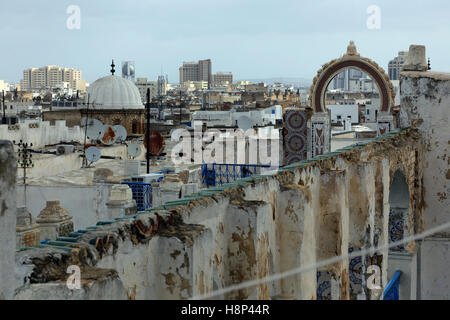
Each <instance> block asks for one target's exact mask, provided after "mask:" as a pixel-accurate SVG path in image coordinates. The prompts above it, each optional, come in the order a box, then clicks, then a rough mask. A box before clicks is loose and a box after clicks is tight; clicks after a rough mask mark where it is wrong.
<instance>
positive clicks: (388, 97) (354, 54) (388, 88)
mask: <svg viewBox="0 0 450 320" xmlns="http://www.w3.org/2000/svg"><path fill="white" fill-rule="evenodd" d="M346 68H355V69H359V70H361V71H363V72H365V73H367V74H368V75H369V76H371V77H372V79H373V80H374V81H375V83H376V85H377V87H378V91H379V93H380V111H381V112H385V113H390V112H391V109H392V106H393V104H394V101H395V91H394V87H393V85H392V83H391V81H390V79H389V76H388V75H387V74H386V72H385V71H384V70H383V68H381V67H380V66H379V65H378V64H377V63H376V62H374V61H372V60H371V59H368V58H364V57H361V56H360V54H359V53H358V51H357V50H356V46H355V44H354V42H353V41H350V44H349V45H348V47H347V52H346V53H345V54H344V55H343V56H342V57H341V58H339V59H334V60H331V61H330V62H328V63H326V64H324V65H323V66H322V68H321V69H320V70H319V71H318V72H317V75H316V76H315V77H314V79H313V83H312V85H311V87H310V90H309V101H310V105H311V107H312V109H313V112H314V113H323V112H326V111H327V109H326V105H325V95H326V90H327V88H328V85H329V84H330V82H331V80H333V78H334V77H335V76H336V75H337V74H339V73H340V72H341V71H343V70H344V69H346Z"/></svg>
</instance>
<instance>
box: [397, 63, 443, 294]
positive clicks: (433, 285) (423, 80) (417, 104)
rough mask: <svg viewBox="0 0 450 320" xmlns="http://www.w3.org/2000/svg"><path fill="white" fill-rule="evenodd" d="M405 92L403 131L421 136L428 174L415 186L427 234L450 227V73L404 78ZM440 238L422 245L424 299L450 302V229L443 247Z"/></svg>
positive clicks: (424, 171) (410, 74)
mask: <svg viewBox="0 0 450 320" xmlns="http://www.w3.org/2000/svg"><path fill="white" fill-rule="evenodd" d="M400 90H401V109H400V116H401V118H400V122H401V125H402V126H411V125H414V126H416V127H417V129H418V130H419V132H420V134H421V146H422V154H418V157H422V159H421V161H420V162H421V164H422V166H421V168H420V170H422V172H421V173H419V174H416V175H415V179H416V180H415V184H416V185H423V200H424V203H420V202H417V201H416V203H415V205H416V207H417V208H419V209H420V208H422V210H423V220H424V221H423V224H424V226H423V228H424V229H425V230H427V229H430V228H433V227H435V226H439V225H441V224H443V223H446V222H449V221H450V157H449V156H450V121H449V120H450V73H443V72H432V71H427V72H403V73H402V74H401V84H400ZM421 176H423V180H420V179H419V178H420V177H421ZM406 177H407V179H411V178H410V177H409V176H408V175H406ZM417 179H419V180H417ZM410 194H411V190H410ZM435 238H436V237H433V238H431V239H425V240H424V242H423V244H422V246H423V248H422V250H421V253H422V254H421V259H420V260H421V261H420V264H421V268H420V272H419V274H418V278H419V282H420V284H421V286H420V288H421V290H420V293H419V296H418V298H420V299H449V294H450V289H449V288H450V278H449V277H448V276H447V272H448V265H449V261H450V252H449V251H448V247H449V245H450V229H449V230H446V232H443V233H441V234H439V235H437V238H439V241H435V240H433V239H435Z"/></svg>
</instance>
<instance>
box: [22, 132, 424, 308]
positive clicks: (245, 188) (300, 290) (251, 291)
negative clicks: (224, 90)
mask: <svg viewBox="0 0 450 320" xmlns="http://www.w3.org/2000/svg"><path fill="white" fill-rule="evenodd" d="M391 139H392V140H390V141H385V142H383V143H373V144H370V145H368V146H366V147H364V148H362V149H354V150H350V151H348V152H347V153H342V154H341V155H337V156H335V157H332V158H329V159H324V160H321V161H317V162H314V163H310V164H308V165H307V166H305V167H303V168H292V170H289V168H285V169H284V170H283V171H282V172H280V173H279V174H277V175H273V176H272V175H268V176H260V177H255V178H254V180H253V181H250V182H249V183H246V184H243V185H241V186H235V187H233V188H229V189H226V190H224V191H222V192H220V193H217V194H215V195H214V196H205V197H203V198H198V199H197V200H193V201H191V202H190V203H189V204H188V205H186V206H178V207H174V208H173V210H172V211H171V212H168V211H166V210H160V211H159V215H161V216H164V217H165V218H164V219H165V221H166V222H165V223H163V224H162V225H161V229H159V230H158V231H153V233H152V235H151V236H149V237H148V238H146V239H142V236H141V235H139V232H137V227H136V226H135V225H134V224H133V221H132V220H124V221H120V222H116V223H114V224H112V225H110V226H105V227H101V228H100V229H97V230H96V231H88V232H87V233H86V234H85V235H84V236H83V239H82V240H81V241H82V243H90V242H91V240H94V242H93V243H95V242H96V241H95V240H96V238H97V237H101V238H103V239H106V238H105V237H106V235H108V234H110V235H112V236H113V237H115V238H116V239H117V242H116V246H115V247H112V246H111V247H109V249H108V251H107V252H106V253H105V252H103V253H102V256H100V254H98V257H97V258H96V259H93V260H92V263H93V264H94V265H95V267H98V268H102V269H105V268H106V269H114V270H116V271H117V273H118V276H119V278H120V281H121V282H122V284H123V287H124V290H125V291H126V294H127V297H128V298H130V299H186V298H189V297H193V296H197V295H201V294H205V293H208V292H211V291H212V290H217V289H220V288H224V287H228V286H230V285H233V284H238V283H241V282H243V281H249V280H255V279H257V278H264V277H267V276H269V275H271V274H274V273H280V272H283V271H288V270H291V269H294V268H298V267H300V266H303V267H307V266H308V267H310V266H313V267H312V268H311V269H310V270H309V271H307V272H304V273H302V274H300V275H294V276H291V277H289V278H286V279H282V280H276V281H273V282H271V283H264V284H261V285H258V286H256V287H252V288H247V289H243V290H239V291H234V292H230V293H226V294H224V295H221V296H218V297H216V298H221V299H269V298H287V299H316V298H318V297H319V296H318V294H319V290H321V288H323V286H322V285H323V284H325V285H327V283H328V285H329V287H330V295H329V297H330V298H332V299H348V298H351V297H353V298H354V296H355V295H356V294H359V293H361V292H362V289H361V288H360V292H356V293H355V292H354V293H353V295H351V292H350V288H352V286H351V285H352V284H351V280H350V273H351V272H355V271H354V270H353V271H352V270H350V268H349V261H347V260H342V261H340V262H338V263H335V264H333V265H328V266H320V267H319V268H316V267H314V265H315V264H316V263H318V262H321V261H323V260H324V259H328V258H333V257H335V256H336V255H342V254H345V253H346V252H348V251H349V249H350V248H356V249H357V250H358V249H360V248H367V247H369V246H372V245H377V244H378V245H380V244H383V243H385V242H386V238H387V237H386V234H387V223H388V221H389V190H390V184H391V179H392V175H393V172H394V171H395V170H397V165H398V163H402V162H405V163H408V161H405V159H412V160H411V161H412V164H410V165H407V166H405V167H404V168H403V171H404V173H405V177H408V178H407V183H408V185H409V186H410V187H411V188H412V192H411V194H413V195H414V197H419V198H420V195H421V193H420V189H418V190H416V189H414V188H415V186H414V173H415V172H416V170H417V168H416V167H415V166H414V159H415V156H414V154H415V149H414V148H413V146H416V141H415V140H414V139H415V136H414V134H413V133H412V132H411V131H405V132H402V133H400V134H398V135H396V136H394V137H392V138H391ZM385 157H387V158H385ZM362 162H363V163H362ZM411 185H412V186H411ZM170 214H172V218H173V219H172V220H173V221H172V223H168V222H167V221H170V219H169V218H168V216H169V215H170ZM138 217H139V220H141V221H142V223H143V224H144V225H145V229H146V228H148V227H149V226H150V225H151V223H150V220H149V219H150V218H151V219H153V221H156V214H155V213H145V214H141V215H139V216H138ZM175 217H176V218H175ZM174 219H175V220H174ZM174 221H175V222H174ZM143 232H145V230H143ZM104 241H105V240H104ZM91 247H92V246H91ZM93 250H95V249H93ZM380 254H382V255H383V257H382V259H381V260H379V261H376V260H375V258H376V257H375V256H373V255H370V256H369V257H368V258H371V259H372V262H371V263H375V264H379V265H380V266H381V267H382V273H383V285H385V283H386V280H387V278H388V276H387V274H386V273H387V265H388V263H386V261H387V260H388V257H387V252H382V253H380ZM97 259H98V260H97ZM367 265H368V264H365V266H367ZM317 271H320V272H321V273H323V274H324V277H322V278H320V279H319V282H318V281H317ZM360 272H361V274H359V276H361V277H363V278H364V276H363V273H365V272H366V269H362V270H361V271H360ZM363 285H364V282H363ZM24 290H25V291H26V290H33V289H26V288H24ZM122 291H123V290H122ZM122 291H121V292H115V293H114V294H112V296H114V295H116V294H117V297H120V295H121V294H123V292H122ZM35 292H37V291H35ZM44 292H46V291H44ZM21 294H22V295H23V296H33V297H34V298H39V294H37V296H36V295H31V294H29V293H26V292H22V293H21ZM26 294H28V295H26ZM320 294H321V295H320V297H322V296H323V293H322V292H321V293H320ZM83 296H87V295H83ZM366 296H367V297H368V298H371V299H376V298H377V297H378V296H379V292H367V294H366ZM109 297H111V296H108V297H106V298H109Z"/></svg>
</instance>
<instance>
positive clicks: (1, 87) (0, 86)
mask: <svg viewBox="0 0 450 320" xmlns="http://www.w3.org/2000/svg"><path fill="white" fill-rule="evenodd" d="M2 91H5V92H6V91H9V84H8V83H6V82H5V81H4V80H0V92H2Z"/></svg>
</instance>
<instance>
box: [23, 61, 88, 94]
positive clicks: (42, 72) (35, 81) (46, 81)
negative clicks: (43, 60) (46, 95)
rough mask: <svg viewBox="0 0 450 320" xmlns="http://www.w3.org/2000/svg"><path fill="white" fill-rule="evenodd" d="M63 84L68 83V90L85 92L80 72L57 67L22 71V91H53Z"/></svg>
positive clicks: (84, 82) (84, 84)
mask: <svg viewBox="0 0 450 320" xmlns="http://www.w3.org/2000/svg"><path fill="white" fill-rule="evenodd" d="M63 82H67V83H69V86H70V89H72V90H74V91H77V90H79V91H80V92H86V81H85V80H83V79H82V73H81V70H76V69H73V68H63V67H58V66H45V67H42V68H30V69H27V70H24V71H23V79H22V81H21V89H22V90H23V91H33V90H41V89H54V88H57V87H59V86H61V85H62V83H63Z"/></svg>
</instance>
